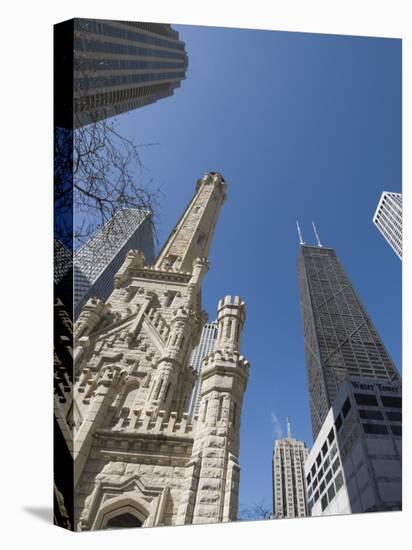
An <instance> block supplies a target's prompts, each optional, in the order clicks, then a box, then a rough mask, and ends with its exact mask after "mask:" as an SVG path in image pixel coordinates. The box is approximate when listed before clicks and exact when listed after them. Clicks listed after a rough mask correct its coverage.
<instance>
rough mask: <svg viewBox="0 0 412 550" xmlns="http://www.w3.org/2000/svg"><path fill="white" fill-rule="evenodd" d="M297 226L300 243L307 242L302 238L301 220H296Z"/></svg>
mask: <svg viewBox="0 0 412 550" xmlns="http://www.w3.org/2000/svg"><path fill="white" fill-rule="evenodd" d="M296 227H297V228H298V235H299V242H300V244H305V243H304V242H303V239H302V233H301V232H300V227H299V222H298V221H297V220H296Z"/></svg>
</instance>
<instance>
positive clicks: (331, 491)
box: [328, 483, 335, 502]
mask: <svg viewBox="0 0 412 550" xmlns="http://www.w3.org/2000/svg"><path fill="white" fill-rule="evenodd" d="M334 496H335V487H334V486H333V483H332V484H331V486H330V487H329V489H328V499H329V502H330V501H331V500H332V499H333V497H334Z"/></svg>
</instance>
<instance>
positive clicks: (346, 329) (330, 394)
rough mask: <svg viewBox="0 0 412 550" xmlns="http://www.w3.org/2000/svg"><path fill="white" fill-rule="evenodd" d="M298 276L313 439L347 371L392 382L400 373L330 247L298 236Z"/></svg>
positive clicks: (363, 376) (347, 373)
mask: <svg viewBox="0 0 412 550" xmlns="http://www.w3.org/2000/svg"><path fill="white" fill-rule="evenodd" d="M298 274H299V286H300V304H301V311H302V320H303V332H304V345H305V356H306V365H307V375H308V384H309V397H310V410H311V419H312V431H313V438H314V439H316V437H317V435H318V433H319V431H320V429H321V427H322V424H323V422H324V420H325V418H326V416H327V414H328V411H329V409H330V407H331V405H332V404H333V402H334V400H335V397H336V395H337V392H338V390H339V388H340V386H341V384H342V382H343V380H344V379H345V378H346V377H347V376H348V375H351V376H358V377H362V378H373V379H378V380H387V381H393V380H398V379H399V374H398V372H397V370H396V368H395V365H394V364H393V362H392V360H391V358H390V357H389V355H388V352H387V351H386V349H385V347H384V345H383V343H382V340H381V339H380V337H379V334H378V333H377V331H376V329H375V327H374V326H373V323H372V321H371V319H370V317H369V315H368V313H367V312H366V310H365V308H364V307H363V305H362V304H361V302H360V300H359V297H358V295H357V294H356V291H355V289H354V288H353V286H352V283H351V281H350V280H349V278H348V276H347V275H346V273H345V271H344V270H343V267H342V265H341V263H340V261H339V259H338V257H337V255H336V253H335V251H334V250H333V249H332V248H326V247H323V246H321V245H320V242H319V240H318V246H310V245H306V244H305V243H303V241H302V239H301V245H300V254H299V259H298Z"/></svg>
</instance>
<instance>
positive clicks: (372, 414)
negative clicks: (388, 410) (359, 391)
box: [359, 409, 383, 420]
mask: <svg viewBox="0 0 412 550" xmlns="http://www.w3.org/2000/svg"><path fill="white" fill-rule="evenodd" d="M359 416H360V417H361V418H365V419H366V420H383V414H382V413H381V411H373V410H367V409H359Z"/></svg>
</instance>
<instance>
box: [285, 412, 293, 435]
mask: <svg viewBox="0 0 412 550" xmlns="http://www.w3.org/2000/svg"><path fill="white" fill-rule="evenodd" d="M286 424H287V427H288V439H292V429H291V427H290V418H289V416H287V417H286Z"/></svg>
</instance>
